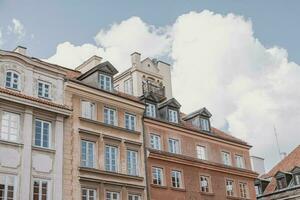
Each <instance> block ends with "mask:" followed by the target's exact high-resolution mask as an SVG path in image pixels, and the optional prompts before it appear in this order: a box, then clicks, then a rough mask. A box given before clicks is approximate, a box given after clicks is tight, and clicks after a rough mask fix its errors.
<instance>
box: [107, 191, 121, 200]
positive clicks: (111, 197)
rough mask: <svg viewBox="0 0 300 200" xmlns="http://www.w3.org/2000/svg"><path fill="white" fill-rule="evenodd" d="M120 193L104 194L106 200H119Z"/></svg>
mask: <svg viewBox="0 0 300 200" xmlns="http://www.w3.org/2000/svg"><path fill="white" fill-rule="evenodd" d="M119 199H120V193H119V192H106V200H119Z"/></svg>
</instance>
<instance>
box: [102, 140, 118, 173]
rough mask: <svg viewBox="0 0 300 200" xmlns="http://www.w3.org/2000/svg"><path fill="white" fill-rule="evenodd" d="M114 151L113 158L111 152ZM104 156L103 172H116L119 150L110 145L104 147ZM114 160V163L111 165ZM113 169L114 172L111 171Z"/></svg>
mask: <svg viewBox="0 0 300 200" xmlns="http://www.w3.org/2000/svg"><path fill="white" fill-rule="evenodd" d="M107 150H108V153H109V155H108V158H107ZM113 150H114V151H115V158H113V155H112V152H113ZM104 153H105V155H104V164H105V170H106V171H110V172H118V163H119V148H118V147H116V146H112V145H108V144H106V145H105V152H104ZM113 160H115V163H113ZM113 168H115V170H114V169H113Z"/></svg>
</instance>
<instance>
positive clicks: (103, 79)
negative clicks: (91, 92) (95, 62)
mask: <svg viewBox="0 0 300 200" xmlns="http://www.w3.org/2000/svg"><path fill="white" fill-rule="evenodd" d="M99 84H100V88H101V89H103V90H108V91H111V77H110V76H107V75H104V74H100V75H99Z"/></svg>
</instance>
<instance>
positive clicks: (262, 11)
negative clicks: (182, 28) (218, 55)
mask: <svg viewBox="0 0 300 200" xmlns="http://www.w3.org/2000/svg"><path fill="white" fill-rule="evenodd" d="M299 6H300V2H299V1H297V0H289V1H280V0H275V1H274V0H273V1H272V0H265V1H260V0H251V1H250V0H249V1H238V0H226V1H225V0H224V1H220V0H209V1H203V0H187V1H183V0H164V1H159V0H152V1H143V0H129V1H128V0H127V1H116V0H111V1H101V0H98V1H95V0H91V1H88V3H87V2H86V1H80V0H72V1H70V0H66V1H57V0H53V1H47V2H46V1H33V0H28V1H25V0H19V1H17V0H9V1H8V0H0V27H1V29H2V30H3V31H4V34H3V37H4V40H5V43H4V44H3V46H2V48H4V49H7V50H9V49H13V48H14V47H15V46H16V44H22V45H25V46H27V47H28V49H29V50H30V52H31V54H32V55H34V56H35V57H48V56H50V55H51V54H53V53H54V51H55V48H56V45H57V44H58V43H60V42H62V41H70V42H72V43H74V44H77V45H79V44H83V43H86V42H92V43H93V42H94V41H93V37H94V36H95V34H96V33H97V32H98V31H99V30H100V29H101V28H106V27H109V26H110V25H111V24H112V23H114V22H119V21H121V20H124V19H127V18H129V17H131V16H139V17H141V18H142V20H143V21H145V22H146V23H148V24H151V25H155V26H164V25H168V24H171V23H174V21H175V20H176V18H177V17H178V16H180V15H182V14H184V13H187V12H190V11H198V12H199V11H202V10H204V9H208V10H211V11H214V12H217V13H221V14H227V13H230V12H233V13H235V14H238V15H242V16H244V17H245V18H249V19H251V20H252V22H253V27H254V31H255V36H256V37H257V38H259V39H260V41H261V42H262V43H263V44H264V45H265V46H273V45H278V46H281V47H283V48H285V49H287V50H288V52H289V58H290V59H291V60H294V61H296V62H297V63H300V54H299V52H300V40H299V35H300V28H299V23H298V22H299V18H300V12H299ZM13 18H16V19H19V20H20V21H21V22H22V23H23V24H24V26H25V28H26V32H27V37H25V38H23V39H22V40H18V41H16V39H15V38H14V37H13V36H9V35H6V33H5V29H6V27H7V26H8V25H9V23H11V20H12V19H13ZM31 34H33V35H34V39H30V35H31Z"/></svg>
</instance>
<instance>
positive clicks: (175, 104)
mask: <svg viewBox="0 0 300 200" xmlns="http://www.w3.org/2000/svg"><path fill="white" fill-rule="evenodd" d="M165 106H170V107H173V108H177V109H179V108H180V107H181V105H180V103H179V102H178V101H177V100H176V99H175V98H172V99H169V100H168V101H166V102H164V103H162V104H160V105H159V108H163V107H165Z"/></svg>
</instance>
